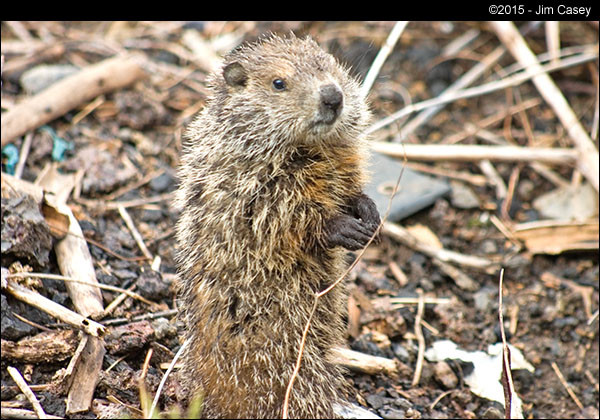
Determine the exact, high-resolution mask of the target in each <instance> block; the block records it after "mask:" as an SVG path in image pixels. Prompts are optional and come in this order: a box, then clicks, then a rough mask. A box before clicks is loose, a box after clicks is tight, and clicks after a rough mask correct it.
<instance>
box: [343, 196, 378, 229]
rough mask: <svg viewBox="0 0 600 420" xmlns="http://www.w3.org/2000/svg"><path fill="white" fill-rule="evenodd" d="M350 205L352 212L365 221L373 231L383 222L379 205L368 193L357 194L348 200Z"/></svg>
mask: <svg viewBox="0 0 600 420" xmlns="http://www.w3.org/2000/svg"><path fill="white" fill-rule="evenodd" d="M348 205H349V207H350V211H351V213H352V214H353V215H354V216H355V217H358V218H360V219H361V220H362V221H363V222H365V223H366V224H367V225H368V226H369V227H370V229H372V230H373V232H374V231H375V229H377V226H379V223H381V218H380V217H379V211H378V210H377V206H376V205H375V203H374V202H373V200H371V199H370V198H369V196H367V195H366V194H360V195H357V196H356V197H354V198H352V199H351V200H350V201H349V202H348Z"/></svg>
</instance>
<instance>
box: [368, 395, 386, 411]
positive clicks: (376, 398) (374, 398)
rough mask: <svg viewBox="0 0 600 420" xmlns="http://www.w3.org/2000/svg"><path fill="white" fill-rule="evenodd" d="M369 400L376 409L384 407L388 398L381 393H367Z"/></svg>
mask: <svg viewBox="0 0 600 420" xmlns="http://www.w3.org/2000/svg"><path fill="white" fill-rule="evenodd" d="M365 399H366V400H367V403H369V405H370V406H371V407H373V408H374V409H375V410H378V409H380V408H381V407H383V404H385V403H386V400H387V398H386V397H384V396H382V395H380V394H370V395H367V398H365Z"/></svg>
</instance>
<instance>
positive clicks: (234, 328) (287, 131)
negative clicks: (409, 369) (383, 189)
mask: <svg viewBox="0 0 600 420" xmlns="http://www.w3.org/2000/svg"><path fill="white" fill-rule="evenodd" d="M209 88H210V89H211V93H212V95H211V96H210V97H209V99H208V101H207V104H206V107H205V108H204V110H203V111H202V112H201V113H200V114H199V115H198V117H197V118H196V119H195V120H194V122H193V123H191V124H190V126H189V127H188V129H187V132H186V135H185V138H184V144H183V154H182V157H181V166H180V169H179V179H180V187H179V189H178V191H177V195H176V202H177V204H178V206H179V207H180V208H181V209H182V213H181V216H180V219H179V222H178V224H177V229H176V231H177V241H178V251H177V263H178V269H179V277H180V283H181V284H180V288H181V290H180V298H181V302H180V303H179V307H180V309H181V311H182V314H183V319H184V322H185V324H186V335H187V337H186V338H187V339H189V340H191V341H190V343H189V347H188V350H187V351H186V352H185V355H184V356H183V367H182V376H183V380H182V383H183V385H184V388H186V389H187V390H188V391H187V392H188V394H189V396H190V397H193V396H198V397H200V398H201V399H202V401H203V403H202V409H203V411H202V416H206V417H221V418H279V417H281V415H282V408H283V402H284V395H285V391H286V388H287V386H288V383H289V381H290V379H291V377H292V372H293V370H294V365H295V363H296V359H297V356H298V351H299V349H300V341H301V337H302V333H303V329H304V328H305V325H306V322H307V321H308V319H309V315H310V312H311V309H312V307H313V303H314V299H315V294H316V293H318V292H319V291H321V290H323V289H325V288H326V287H327V286H329V285H331V284H332V283H333V282H334V281H335V280H336V279H337V278H338V277H339V276H341V275H342V274H343V272H344V269H345V268H346V267H347V260H346V258H345V257H346V255H347V250H358V249H360V248H362V247H364V246H365V244H366V243H367V242H368V240H369V239H370V237H371V236H372V235H373V234H374V233H375V231H376V230H377V227H378V224H379V214H378V212H377V209H376V207H375V205H374V203H373V201H371V200H370V199H369V198H368V197H366V196H365V195H364V194H363V193H362V188H363V185H364V183H365V178H366V175H365V168H364V167H365V157H366V155H367V153H366V152H367V150H366V143H365V139H364V137H363V135H362V132H363V130H364V128H365V127H366V125H367V124H368V121H369V118H370V112H369V110H368V106H367V104H366V103H365V99H364V98H363V97H362V95H361V94H360V89H359V84H358V82H357V81H356V80H354V79H353V78H352V77H350V76H349V73H348V71H347V69H346V68H344V67H343V66H342V65H340V64H339V63H338V62H337V61H336V60H335V59H334V57H333V56H332V55H330V54H328V53H326V52H324V51H323V50H322V49H321V48H320V47H319V46H318V45H317V44H316V42H314V41H313V40H312V39H309V38H307V39H303V38H302V39H301V38H298V37H296V36H293V35H289V36H286V37H279V36H275V35H270V36H268V37H266V38H264V39H262V40H259V41H258V42H256V43H254V44H250V45H245V46H242V47H238V48H237V49H235V50H233V51H232V52H231V53H229V54H228V55H227V56H226V57H225V58H224V63H223V65H222V68H221V69H220V70H219V71H217V72H216V73H215V74H213V75H212V76H211V77H210V78H209ZM344 289H345V287H344V285H343V283H342V284H339V285H338V286H336V287H335V288H334V289H333V290H332V291H331V292H330V293H328V294H326V295H324V296H323V297H322V298H321V299H319V302H318V306H317V308H316V311H315V313H314V316H313V319H312V323H311V327H310V330H309V332H308V336H307V340H306V344H305V348H304V353H303V359H302V365H301V368H300V371H299V374H298V376H297V378H296V381H295V383H294V387H293V390H292V393H291V396H290V401H289V416H290V417H292V418H332V417H333V416H334V413H333V411H332V405H333V404H334V403H336V402H340V401H341V399H342V398H343V396H344V392H345V391H347V390H346V389H345V388H346V387H347V386H348V385H347V382H346V381H345V379H344V378H343V376H342V372H341V369H340V368H339V367H338V366H336V365H335V364H333V363H332V362H331V361H330V359H329V355H328V350H329V349H330V348H332V347H334V346H339V345H341V344H343V341H344V337H345V319H344V317H345V311H346V295H345V291H344Z"/></svg>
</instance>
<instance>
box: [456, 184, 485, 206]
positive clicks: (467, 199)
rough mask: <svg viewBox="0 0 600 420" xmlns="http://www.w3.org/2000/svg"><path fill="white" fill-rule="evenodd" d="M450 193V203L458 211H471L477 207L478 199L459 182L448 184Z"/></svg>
mask: <svg viewBox="0 0 600 420" xmlns="http://www.w3.org/2000/svg"><path fill="white" fill-rule="evenodd" d="M450 186H451V187H452V192H451V194H450V202H451V203H452V205H453V206H454V207H456V208H459V209H472V208H476V207H479V199H478V198H477V196H476V195H475V193H474V192H473V190H471V189H470V188H469V187H467V186H466V185H464V184H463V183H461V182H457V181H452V182H450Z"/></svg>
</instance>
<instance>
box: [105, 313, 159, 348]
mask: <svg viewBox="0 0 600 420" xmlns="http://www.w3.org/2000/svg"><path fill="white" fill-rule="evenodd" d="M153 336H154V329H153V328H152V326H151V325H150V322H148V321H139V322H134V323H131V324H127V325H122V326H119V327H115V328H112V329H111V330H110V333H109V334H107V335H106V337H105V342H106V349H107V350H108V352H109V353H111V354H115V355H122V354H129V353H133V352H135V351H138V350H140V349H142V348H143V347H144V346H145V345H146V344H148V343H149V342H150V340H151V339H152V338H153Z"/></svg>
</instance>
